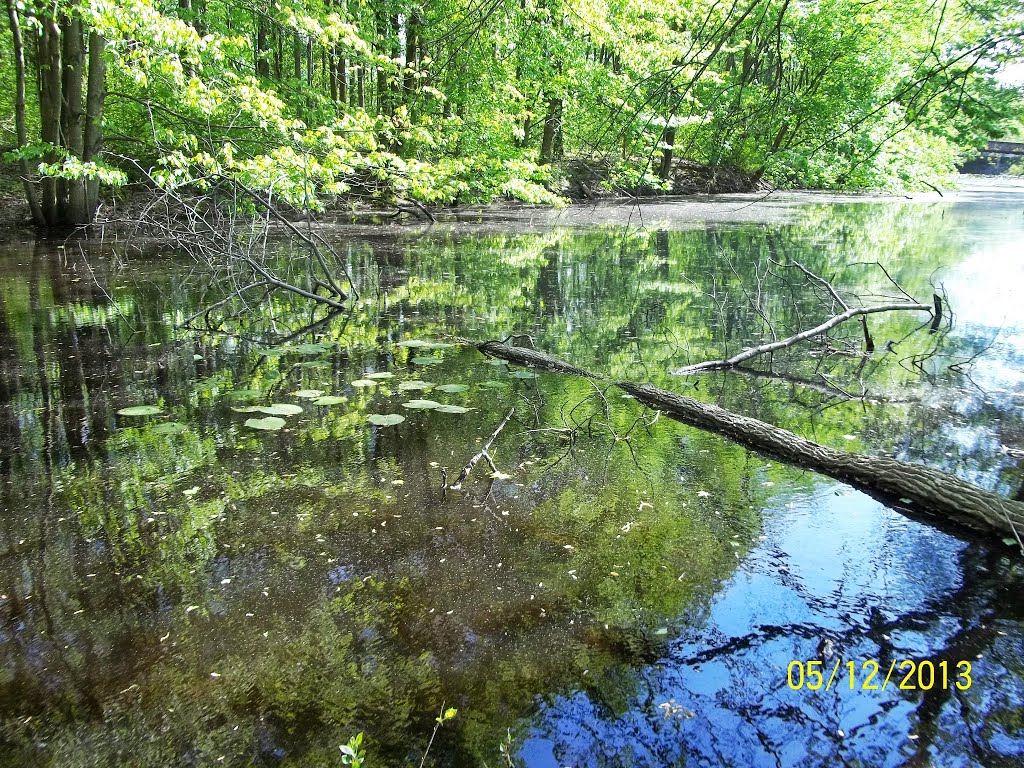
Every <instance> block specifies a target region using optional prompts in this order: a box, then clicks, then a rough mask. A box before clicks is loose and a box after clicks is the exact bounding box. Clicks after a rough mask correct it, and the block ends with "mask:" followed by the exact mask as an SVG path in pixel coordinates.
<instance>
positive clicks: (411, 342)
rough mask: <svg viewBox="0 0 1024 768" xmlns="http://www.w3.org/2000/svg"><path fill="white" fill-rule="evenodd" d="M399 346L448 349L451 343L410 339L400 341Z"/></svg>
mask: <svg viewBox="0 0 1024 768" xmlns="http://www.w3.org/2000/svg"><path fill="white" fill-rule="evenodd" d="M398 346H400V347H407V348H410V349H448V348H449V347H450V346H451V344H445V343H444V342H443V341H427V340H426V339H408V340H407V341H400V342H398Z"/></svg>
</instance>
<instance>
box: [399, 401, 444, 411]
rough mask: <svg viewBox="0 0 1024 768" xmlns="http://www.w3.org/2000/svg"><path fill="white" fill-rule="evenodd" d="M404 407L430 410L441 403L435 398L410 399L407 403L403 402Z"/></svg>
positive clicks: (438, 406)
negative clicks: (434, 399) (435, 400)
mask: <svg viewBox="0 0 1024 768" xmlns="http://www.w3.org/2000/svg"><path fill="white" fill-rule="evenodd" d="M402 406H403V407H404V408H412V409H414V410H419V411H430V410H433V409H434V408H440V407H441V404H440V403H437V402H434V401H433V400H410V401H409V402H407V403H402Z"/></svg>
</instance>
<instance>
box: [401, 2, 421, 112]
mask: <svg viewBox="0 0 1024 768" xmlns="http://www.w3.org/2000/svg"><path fill="white" fill-rule="evenodd" d="M418 34H419V30H418V29H417V23H416V16H415V15H414V14H411V13H410V14H407V15H406V17H405V81H404V83H403V87H404V88H405V103H406V104H408V103H409V102H410V101H411V100H412V92H413V89H414V88H415V87H416V77H415V75H414V71H415V69H416V50H417V44H418V39H417V38H418Z"/></svg>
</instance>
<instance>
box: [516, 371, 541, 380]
mask: <svg viewBox="0 0 1024 768" xmlns="http://www.w3.org/2000/svg"><path fill="white" fill-rule="evenodd" d="M512 376H513V377H515V378H517V379H536V378H537V374H536V373H534V372H533V371H512Z"/></svg>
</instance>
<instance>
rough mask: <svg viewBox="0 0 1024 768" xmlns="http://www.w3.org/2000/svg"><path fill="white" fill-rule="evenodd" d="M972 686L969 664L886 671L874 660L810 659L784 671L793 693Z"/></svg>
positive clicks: (910, 662) (898, 666)
mask: <svg viewBox="0 0 1024 768" xmlns="http://www.w3.org/2000/svg"><path fill="white" fill-rule="evenodd" d="M840 670H842V671H840ZM972 682H973V681H972V680H971V662H969V661H957V662H950V661H938V662H935V661H930V660H928V659H924V660H921V661H917V660H914V659H903V660H896V659H894V660H893V661H892V662H890V664H889V666H888V668H886V667H885V665H884V664H879V663H878V662H877V661H875V660H874V659H868V660H866V661H862V662H860V663H858V662H856V661H846V662H844V661H843V660H842V659H838V660H837V661H836V662H835V664H832V663H826V662H824V661H821V660H820V659H810V660H808V661H791V662H789V667H788V668H787V670H786V684H787V685H788V686H789V687H790V689H792V690H794V691H802V690H804V689H807V690H809V691H820V690H826V691H831V690H832V689H833V688H835V689H839V688H843V689H845V690H850V691H885V690H887V689H888V688H889V687H892V688H896V689H898V690H901V691H930V690H933V689H936V690H949V689H950V688H953V687H955V688H957V689H958V690H961V691H966V690H967V689H968V688H970V687H971V683H972Z"/></svg>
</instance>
